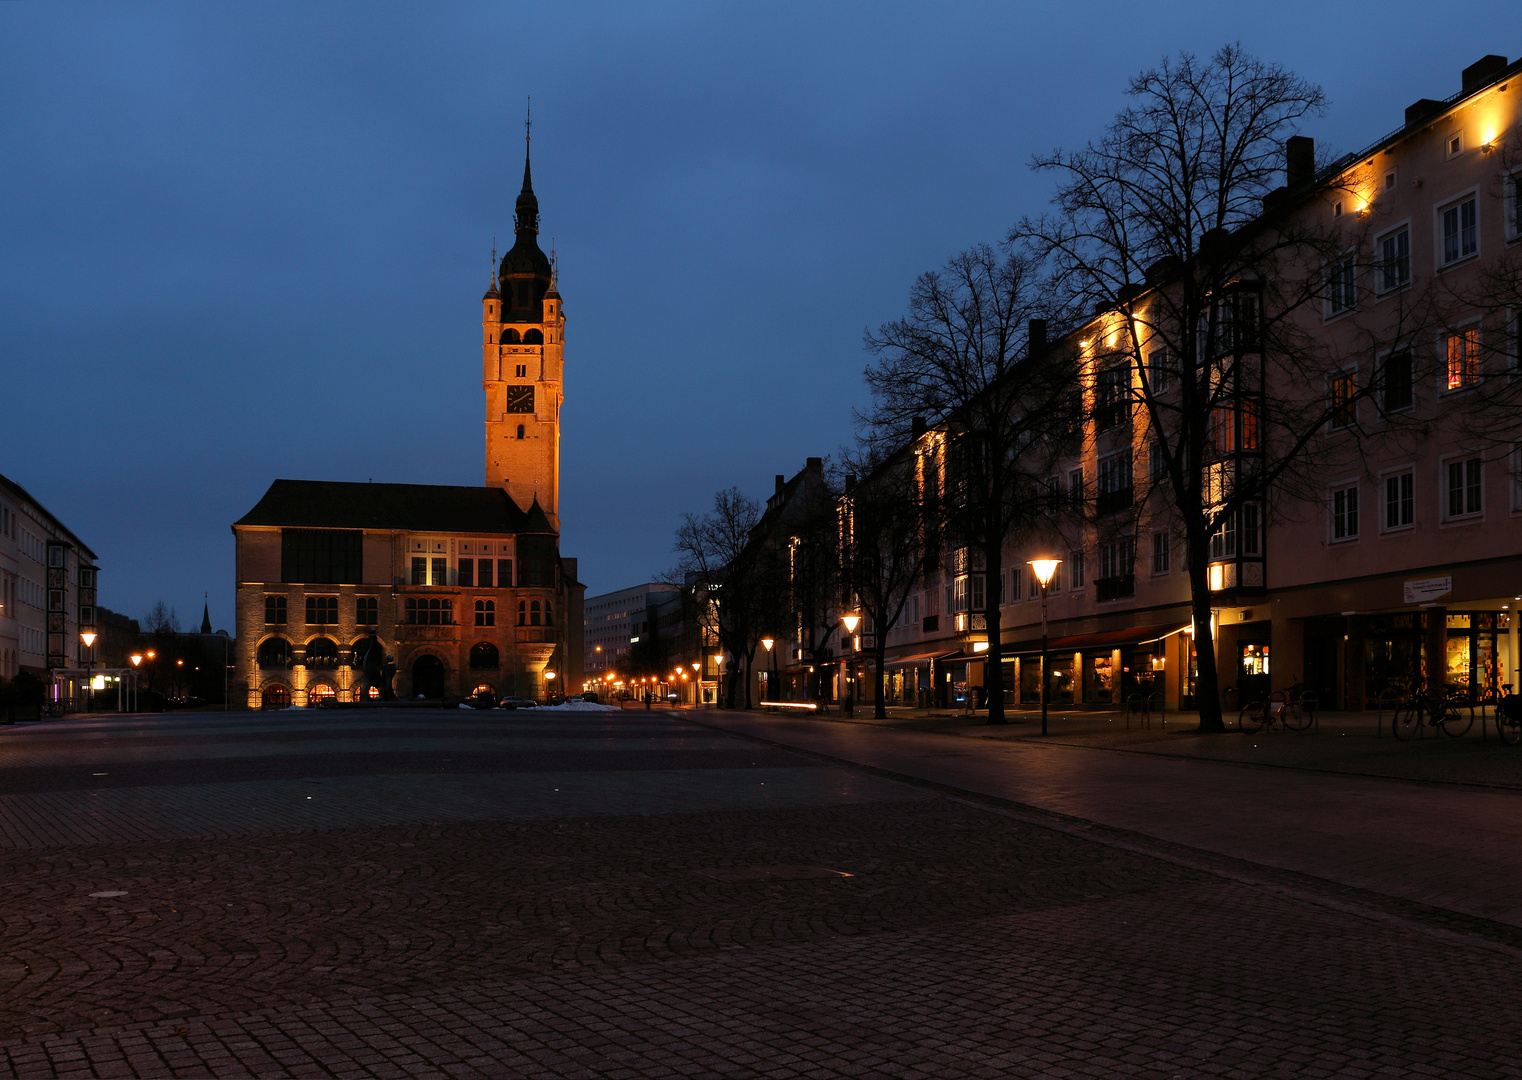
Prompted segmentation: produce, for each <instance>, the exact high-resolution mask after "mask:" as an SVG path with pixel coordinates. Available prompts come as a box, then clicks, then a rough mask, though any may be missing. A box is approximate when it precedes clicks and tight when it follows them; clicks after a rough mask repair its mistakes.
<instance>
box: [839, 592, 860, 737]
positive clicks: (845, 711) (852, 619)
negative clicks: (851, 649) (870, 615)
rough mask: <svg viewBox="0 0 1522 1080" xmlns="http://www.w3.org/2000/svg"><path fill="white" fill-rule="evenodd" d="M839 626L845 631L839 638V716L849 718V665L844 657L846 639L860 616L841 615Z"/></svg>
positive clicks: (846, 644)
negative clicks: (847, 688)
mask: <svg viewBox="0 0 1522 1080" xmlns="http://www.w3.org/2000/svg"><path fill="white" fill-rule="evenodd" d="M840 625H841V626H843V627H845V631H846V632H845V633H844V634H843V635H841V638H840V715H841V716H850V715H851V704H850V696H851V695H850V694H849V692H847V690H846V686H847V684H848V683H849V682H850V669H849V668H848V666H847V665H848V664H849V663H850V660H849V659H848V658H847V656H846V651H847V647H848V646H849V644H850V642H849V640H848V639H849V638H851V637H852V636H853V635H854V634H855V633H856V628H857V627H858V626H860V625H861V616H860V615H842V616H841V618H840Z"/></svg>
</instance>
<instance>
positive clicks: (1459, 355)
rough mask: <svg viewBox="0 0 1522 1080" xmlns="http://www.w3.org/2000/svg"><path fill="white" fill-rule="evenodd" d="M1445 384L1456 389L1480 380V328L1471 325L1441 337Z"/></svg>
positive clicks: (1451, 388) (1450, 388)
mask: <svg viewBox="0 0 1522 1080" xmlns="http://www.w3.org/2000/svg"><path fill="white" fill-rule="evenodd" d="M1443 353H1444V358H1445V361H1446V364H1445V366H1446V380H1445V381H1446V385H1447V388H1448V389H1449V390H1458V389H1460V388H1462V387H1465V386H1471V385H1473V384H1474V383H1477V382H1479V381H1480V328H1479V327H1477V326H1471V327H1469V328H1468V329H1466V330H1459V331H1456V332H1454V333H1451V334H1448V335H1447V336H1446V337H1445V338H1444V339H1443Z"/></svg>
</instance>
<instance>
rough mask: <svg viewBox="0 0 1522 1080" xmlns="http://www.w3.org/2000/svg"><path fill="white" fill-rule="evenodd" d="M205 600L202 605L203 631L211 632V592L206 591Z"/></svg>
mask: <svg viewBox="0 0 1522 1080" xmlns="http://www.w3.org/2000/svg"><path fill="white" fill-rule="evenodd" d="M204 597H205V602H204V603H203V604H202V605H201V633H203V634H209V633H211V594H210V593H205V594H204Z"/></svg>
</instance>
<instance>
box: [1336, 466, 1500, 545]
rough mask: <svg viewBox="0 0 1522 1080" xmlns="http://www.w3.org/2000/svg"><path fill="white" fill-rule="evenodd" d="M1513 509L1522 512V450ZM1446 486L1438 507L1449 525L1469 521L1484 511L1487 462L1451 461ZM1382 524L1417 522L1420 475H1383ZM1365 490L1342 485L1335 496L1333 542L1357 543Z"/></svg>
mask: <svg viewBox="0 0 1522 1080" xmlns="http://www.w3.org/2000/svg"><path fill="white" fill-rule="evenodd" d="M1512 464H1513V469H1512V489H1513V490H1512V503H1513V506H1512V508H1513V509H1514V510H1522V479H1519V477H1522V472H1519V471H1518V470H1519V469H1522V451H1514V452H1513V463H1512ZM1438 479H1439V483H1440V487H1441V492H1440V498H1439V509H1440V510H1441V516H1442V520H1444V521H1464V520H1470V519H1475V518H1479V517H1480V516H1481V515H1483V514H1484V513H1485V463H1484V460H1483V459H1482V458H1480V457H1478V456H1475V457H1465V458H1458V459H1454V460H1450V461H1446V462H1444V463H1443V464H1442V467H1441V469H1440V471H1439V473H1438ZM1377 490H1378V492H1379V499H1380V504H1381V505H1380V508H1379V509H1380V525H1381V529H1382V531H1384V532H1393V531H1395V530H1398V529H1405V528H1409V527H1411V526H1414V525H1415V524H1416V473H1415V472H1414V471H1412V470H1407V471H1404V472H1399V473H1394V474H1391V475H1389V476H1386V477H1384V478H1383V479H1382V480H1381V481H1380V482H1379V484H1378V488H1377ZM1360 495H1361V492H1360V488H1359V485H1358V484H1356V483H1353V484H1343V485H1340V486H1338V487H1336V488H1334V489H1332V492H1331V498H1330V500H1329V507H1328V509H1329V518H1330V528H1331V539H1332V541H1333V542H1334V543H1336V542H1339V541H1344V540H1356V539H1357V538H1358V537H1359V535H1360V532H1361V519H1360V512H1359V509H1360Z"/></svg>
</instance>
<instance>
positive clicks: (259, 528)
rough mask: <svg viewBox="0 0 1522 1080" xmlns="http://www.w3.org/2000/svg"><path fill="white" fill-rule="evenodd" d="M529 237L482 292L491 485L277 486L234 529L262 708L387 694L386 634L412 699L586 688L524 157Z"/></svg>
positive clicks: (556, 346) (243, 658) (555, 335)
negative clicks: (369, 673)
mask: <svg viewBox="0 0 1522 1080" xmlns="http://www.w3.org/2000/svg"><path fill="white" fill-rule="evenodd" d="M514 232H515V234H516V236H515V242H514V244H513V247H512V249H511V250H510V251H508V252H507V254H506V255H505V256H504V257H503V258H502V261H501V264H500V265H499V266H497V267H495V268H494V273H493V277H492V282H491V286H490V288H488V289H487V291H486V295H485V296H484V297H482V307H483V314H482V323H481V326H482V335H483V340H482V354H483V356H482V361H483V363H482V376H481V385H482V389H483V390H484V392H485V396H486V447H485V450H486V455H485V465H486V469H485V481H486V482H485V486H483V487H453V486H443V485H432V484H375V483H334V482H328V481H317V480H276V481H275V482H274V483H273V484H271V485H270V487H269V490H268V491H266V492H265V494H264V497H263V498H261V499H260V500H259V502H258V504H257V505H256V506H255V507H254V508H253V509H252V510H250V511H249V512H248V513H247V514H245V515H244V516H243V517H242V518H240V519H239V520H238V521H237V522H235V523H234V524H233V526H232V530H233V534H234V537H235V540H236V546H237V550H236V565H237V642H238V656H237V664H236V671H235V680H236V682H237V683H238V684H239V691H240V692H241V693H243V694H244V695H246V700H247V702H248V707H249V708H254V709H258V708H279V707H282V706H284V705H302V706H306V705H317V704H321V703H323V702H324V701H334V702H350V701H353V700H354V699H355V696H356V694H357V693H360V692H361V689H360V688H361V687H364V688H365V689H364V690H363V693H364V694H365V695H366V696H368V697H371V698H377V697H380V696H381V694H382V690H381V689H380V688H378V687H373V686H370V685H369V684H368V683H367V682H366V679H365V673H364V671H363V670H362V664H363V662H364V660H365V659H366V653H367V652H368V651H370V650H371V649H373V648H374V646H373V645H371V644H370V643H371V635H372V634H373V635H374V639H375V641H376V642H378V643H379V646H380V648H381V649H382V650H383V651H384V653H385V656H386V659H387V664H386V672H387V675H388V677H390V673H391V670H392V668H393V666H394V688H395V691H396V694H397V696H398V697H401V698H407V699H412V698H418V697H422V698H444V697H461V698H463V697H467V696H470V695H472V694H473V693H476V692H488V691H489V692H491V693H493V694H496V695H499V696H501V695H515V696H522V697H528V698H538V699H543V698H546V697H549V696H552V695H554V694H555V693H557V692H563V691H564V687H566V686H572V687H580V685H581V667H582V656H581V652H582V626H581V622H582V596H583V592H584V589H583V587H582V585H581V584H580V583H579V582H578V581H577V579H576V560H574V559H566V558H562V557H561V555H560V516H559V507H560V408H561V403H562V400H563V394H564V351H563V350H564V342H565V313H564V311H563V310H562V307H561V300H560V293H559V291H558V290H557V289H556V280H555V270H554V267H553V266H552V265H551V262H550V259H549V258H548V257H547V256H546V255H545V253H544V252H543V251H542V250H540V247H539V242H538V233H539V202H538V200H537V199H536V198H535V196H534V189H533V184H532V182H531V179H530V173H529V163H528V160H527V158H526V157H525V161H524V166H523V190H522V191H521V192H520V193H519V195H518V202H517V213H516V218H515V223H514ZM367 646H369V647H368V648H367ZM236 699H237V695H236V694H235V700H236Z"/></svg>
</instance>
